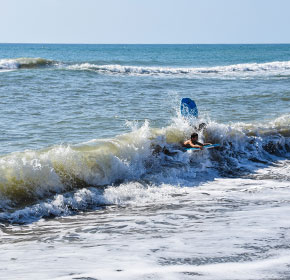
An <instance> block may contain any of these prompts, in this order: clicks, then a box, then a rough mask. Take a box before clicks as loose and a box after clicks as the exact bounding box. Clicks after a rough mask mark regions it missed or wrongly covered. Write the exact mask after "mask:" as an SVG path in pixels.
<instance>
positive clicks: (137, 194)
mask: <svg viewBox="0 0 290 280" xmlns="http://www.w3.org/2000/svg"><path fill="white" fill-rule="evenodd" d="M183 97H190V98H192V99H194V100H195V102H196V104H197V106H198V109H199V114H200V116H199V119H198V120H196V119H183V118H182V117H181V116H180V112H179V106H180V100H181V98H183ZM289 104H290V45H48V44H44V45H42V44H0V112H1V114H0V123H1V125H0V143H1V145H0V236H1V239H0V250H1V251H0V252H1V254H0V264H1V265H0V279H87V280H88V279H90V280H92V279H99V280H101V279H102V280H103V279H166V280H167V279H201V280H205V279H221V280H223V279H231V280H233V279H259V280H261V279H290V254H289V253H290V251H289V250H290V249H289V244H290V220H289V211H290V204H289V203H290V182H289V179H290V176H289V171H290V167H289V163H290V140H289V139H290V127H289V125H290V110H289ZM201 122H204V123H206V128H205V129H204V130H201V131H199V132H198V133H199V138H200V141H206V142H211V143H219V144H220V145H221V147H220V148H216V149H211V150H204V151H197V152H195V151H188V152H184V151H182V150H181V149H179V145H180V142H181V141H183V140H185V139H188V137H190V134H191V133H192V132H194V131H196V127H197V126H198V125H199V123H201ZM164 151H169V152H170V153H167V152H165V153H164Z"/></svg>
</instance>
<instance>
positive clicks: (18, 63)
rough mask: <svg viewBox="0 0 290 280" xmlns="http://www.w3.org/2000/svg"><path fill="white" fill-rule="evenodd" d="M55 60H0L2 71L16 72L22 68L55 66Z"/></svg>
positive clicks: (21, 58)
mask: <svg viewBox="0 0 290 280" xmlns="http://www.w3.org/2000/svg"><path fill="white" fill-rule="evenodd" d="M54 63H55V62H54V61H53V60H49V59H44V58H29V57H20V58H9V59H0V70H15V69H20V68H37V67H44V66H49V65H52V64H54Z"/></svg>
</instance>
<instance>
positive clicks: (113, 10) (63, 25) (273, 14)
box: [0, 0, 290, 44]
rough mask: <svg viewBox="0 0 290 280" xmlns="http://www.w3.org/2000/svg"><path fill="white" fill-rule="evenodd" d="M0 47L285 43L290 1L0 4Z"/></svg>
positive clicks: (7, 0) (2, 0) (289, 37)
mask: <svg viewBox="0 0 290 280" xmlns="http://www.w3.org/2000/svg"><path fill="white" fill-rule="evenodd" d="M0 7H1V16H0V43H7V42H10V43H15V42H16V43H186V44H187V43H290V0H199V1H198V0H102V1H101V0H0Z"/></svg>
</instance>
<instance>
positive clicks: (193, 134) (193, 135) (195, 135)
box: [190, 132, 198, 138]
mask: <svg viewBox="0 0 290 280" xmlns="http://www.w3.org/2000/svg"><path fill="white" fill-rule="evenodd" d="M195 137H198V134H197V133H196V132H193V133H192V134H191V135H190V138H195Z"/></svg>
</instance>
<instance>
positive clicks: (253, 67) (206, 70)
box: [0, 57, 290, 78]
mask: <svg viewBox="0 0 290 280" xmlns="http://www.w3.org/2000/svg"><path fill="white" fill-rule="evenodd" d="M45 66H55V67H56V68H57V69H64V70H77V71H93V72H96V73H101V74H110V75H114V74H117V75H118V74H119V75H151V76H158V75H159V76H160V75H161V76H162V75H168V76H194V77H201V78H203V77H250V76H259V75H262V76H267V75H268V76H278V77H279V76H285V75H286V76H287V75H290V61H275V62H267V63H244V64H233V65H227V66H213V67H163V66H160V67H158V66H130V65H120V64H107V65H101V64H97V63H89V62H85V63H78V64H72V63H66V62H58V61H53V60H49V59H45V58H28V57H21V58H10V59H0V71H10V70H16V69H23V68H38V67H45Z"/></svg>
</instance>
